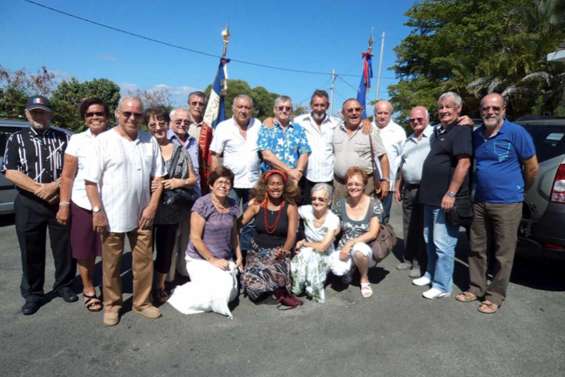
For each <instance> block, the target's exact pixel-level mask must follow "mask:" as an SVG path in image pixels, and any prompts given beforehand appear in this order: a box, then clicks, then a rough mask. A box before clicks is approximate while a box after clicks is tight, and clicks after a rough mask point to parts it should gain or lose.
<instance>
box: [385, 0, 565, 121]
mask: <svg viewBox="0 0 565 377" xmlns="http://www.w3.org/2000/svg"><path fill="white" fill-rule="evenodd" d="M542 3H543V1H535V0H491V1H479V0H471V1H468V0H424V1H422V2H420V3H418V4H417V5H415V6H413V7H412V8H411V9H410V10H409V11H408V12H407V13H406V15H407V16H408V21H407V22H406V25H407V26H409V27H411V28H412V31H411V33H410V34H409V35H408V36H407V37H406V38H405V39H404V40H403V41H402V42H401V43H400V45H399V46H397V47H396V49H395V51H396V54H397V62H396V64H395V66H394V68H393V69H394V71H395V72H396V75H397V77H398V78H399V79H400V81H399V82H398V83H397V84H395V85H392V86H390V87H389V93H390V95H391V99H392V101H393V103H394V104H395V106H396V108H397V109H398V110H400V111H401V118H403V117H406V116H407V114H408V111H409V109H410V108H411V107H412V106H415V105H425V106H428V108H429V109H430V113H431V114H435V110H436V99H437V97H438V96H439V94H441V93H442V92H445V91H448V90H453V91H456V92H458V93H459V94H460V95H461V96H462V97H463V99H464V102H465V109H464V111H465V112H466V113H468V114H470V115H471V116H478V112H477V110H478V101H479V100H480V98H481V97H482V96H484V95H485V94H487V93H489V92H492V91H497V92H500V93H503V94H504V95H505V97H506V99H507V101H508V103H509V109H508V110H509V111H508V113H509V116H510V117H518V116H520V115H524V114H528V113H532V112H536V113H545V114H552V113H554V112H555V109H556V108H557V107H558V106H559V103H560V102H562V101H563V90H562V88H563V72H565V70H564V69H565V68H564V65H563V64H549V63H548V62H547V61H546V54H547V53H549V52H551V51H553V50H554V49H555V48H556V47H557V46H558V45H559V42H560V41H562V40H563V39H564V38H565V31H564V29H563V28H559V27H557V25H556V24H552V23H550V22H549V19H550V18H551V14H552V13H551V12H552V11H553V10H554V9H556V8H555V7H554V6H552V7H549V6H546V7H543V6H542V5H543V4H542ZM547 9H551V10H552V11H547ZM559 88H561V90H559Z"/></svg>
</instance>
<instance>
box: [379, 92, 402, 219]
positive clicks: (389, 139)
mask: <svg viewBox="0 0 565 377" xmlns="http://www.w3.org/2000/svg"><path fill="white" fill-rule="evenodd" d="M393 112H394V108H393V107H392V104H391V103H390V102H388V101H377V103H375V120H374V121H373V122H374V125H375V126H376V127H377V129H378V131H379V136H380V137H381V139H382V141H383V144H384V146H385V149H386V154H387V156H388V161H389V164H390V174H389V176H388V177H383V178H384V179H386V180H388V181H389V182H390V185H389V187H390V191H394V182H395V180H396V172H397V170H398V163H399V156H400V146H401V144H402V142H403V141H404V140H405V139H406V132H405V131H404V129H403V128H402V127H400V126H399V125H398V124H396V123H395V122H394V121H393V120H391V116H392V113H393ZM381 195H382V202H383V209H384V213H383V223H384V224H387V223H388V219H389V217H390V207H391V206H392V197H393V195H394V193H393V192H391V193H390V194H389V195H387V193H382V194H381Z"/></svg>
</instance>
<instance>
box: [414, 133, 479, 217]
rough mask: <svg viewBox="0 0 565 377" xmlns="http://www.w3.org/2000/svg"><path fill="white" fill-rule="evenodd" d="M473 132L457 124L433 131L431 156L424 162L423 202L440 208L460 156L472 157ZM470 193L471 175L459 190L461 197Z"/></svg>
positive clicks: (421, 189)
mask: <svg viewBox="0 0 565 377" xmlns="http://www.w3.org/2000/svg"><path fill="white" fill-rule="evenodd" d="M471 140H472V130H471V127H468V126H459V125H457V124H455V123H452V124H450V125H448V126H447V127H446V128H444V127H443V126H441V125H438V126H436V127H435V129H434V135H433V137H432V140H431V147H430V153H428V157H426V160H425V161H424V167H423V169H422V180H421V182H420V191H419V194H420V203H422V204H426V205H429V206H435V207H440V206H441V199H442V198H443V196H444V195H445V194H446V193H447V189H448V188H449V184H450V183H451V178H452V177H453V172H454V171H455V167H456V166H457V162H458V157H464V156H467V157H472V156H473V145H472V141H471ZM468 193H469V174H468V173H467V175H465V180H464V181H463V184H462V185H461V187H460V188H459V193H458V195H464V194H468Z"/></svg>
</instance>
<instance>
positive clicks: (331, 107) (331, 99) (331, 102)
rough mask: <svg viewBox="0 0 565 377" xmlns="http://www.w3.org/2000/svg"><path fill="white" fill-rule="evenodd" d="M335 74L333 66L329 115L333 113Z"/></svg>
mask: <svg viewBox="0 0 565 377" xmlns="http://www.w3.org/2000/svg"><path fill="white" fill-rule="evenodd" d="M336 78H337V75H336V74H335V68H334V69H332V86H331V87H330V115H334V97H335V96H334V94H335V79H336Z"/></svg>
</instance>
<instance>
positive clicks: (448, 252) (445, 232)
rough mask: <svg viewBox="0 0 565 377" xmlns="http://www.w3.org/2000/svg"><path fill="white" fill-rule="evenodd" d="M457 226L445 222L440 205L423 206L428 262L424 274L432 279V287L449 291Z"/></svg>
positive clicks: (453, 264) (453, 265) (451, 280)
mask: <svg viewBox="0 0 565 377" xmlns="http://www.w3.org/2000/svg"><path fill="white" fill-rule="evenodd" d="M458 232H459V229H458V227H456V226H453V225H449V224H447V223H446V222H445V212H444V210H442V209H441V208H440V207H434V206H429V205H425V206H424V240H425V241H426V252H427V255H428V264H427V267H426V273H425V276H427V277H428V278H429V279H430V280H431V281H432V288H437V289H439V290H440V291H442V292H445V293H451V286H452V284H453V269H454V267H455V246H457V234H458Z"/></svg>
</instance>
